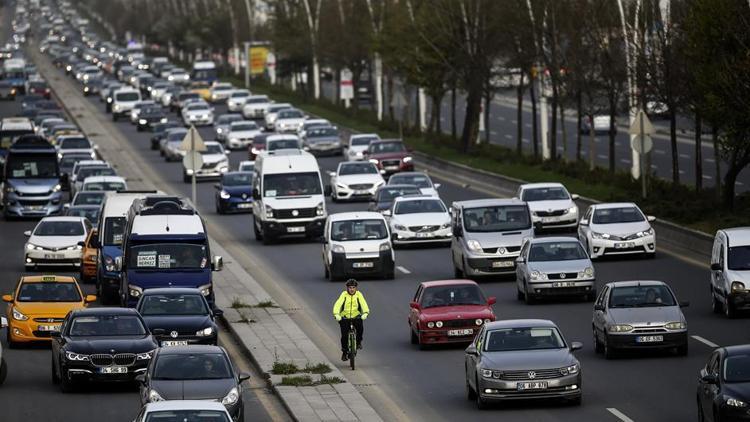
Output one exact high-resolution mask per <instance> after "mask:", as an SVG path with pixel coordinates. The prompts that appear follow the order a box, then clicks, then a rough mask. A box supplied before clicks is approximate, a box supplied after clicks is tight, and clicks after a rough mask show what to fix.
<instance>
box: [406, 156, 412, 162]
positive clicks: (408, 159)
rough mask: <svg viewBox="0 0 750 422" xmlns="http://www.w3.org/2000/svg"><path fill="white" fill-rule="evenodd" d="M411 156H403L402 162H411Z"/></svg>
mask: <svg viewBox="0 0 750 422" xmlns="http://www.w3.org/2000/svg"><path fill="white" fill-rule="evenodd" d="M411 160H412V158H411V157H404V163H411Z"/></svg>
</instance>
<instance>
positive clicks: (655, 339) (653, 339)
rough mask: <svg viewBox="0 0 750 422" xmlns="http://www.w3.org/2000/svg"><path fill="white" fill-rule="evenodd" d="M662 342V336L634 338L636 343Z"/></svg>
mask: <svg viewBox="0 0 750 422" xmlns="http://www.w3.org/2000/svg"><path fill="white" fill-rule="evenodd" d="M662 341H664V336H638V337H636V338H635V342H636V343H659V342H662Z"/></svg>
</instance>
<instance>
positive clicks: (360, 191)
mask: <svg viewBox="0 0 750 422" xmlns="http://www.w3.org/2000/svg"><path fill="white" fill-rule="evenodd" d="M369 193H370V192H368V191H366V190H355V191H354V194H355V195H368V194H369Z"/></svg>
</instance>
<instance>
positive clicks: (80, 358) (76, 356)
mask: <svg viewBox="0 0 750 422" xmlns="http://www.w3.org/2000/svg"><path fill="white" fill-rule="evenodd" d="M65 358H66V359H67V360H72V361H76V362H88V360H89V356H88V355H82V354H80V353H75V352H65Z"/></svg>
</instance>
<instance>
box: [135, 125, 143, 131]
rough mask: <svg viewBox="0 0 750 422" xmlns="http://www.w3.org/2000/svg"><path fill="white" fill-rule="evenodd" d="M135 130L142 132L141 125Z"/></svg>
mask: <svg viewBox="0 0 750 422" xmlns="http://www.w3.org/2000/svg"><path fill="white" fill-rule="evenodd" d="M135 130H136V131H137V132H143V128H142V127H141V125H137V126H136V127H135Z"/></svg>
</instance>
